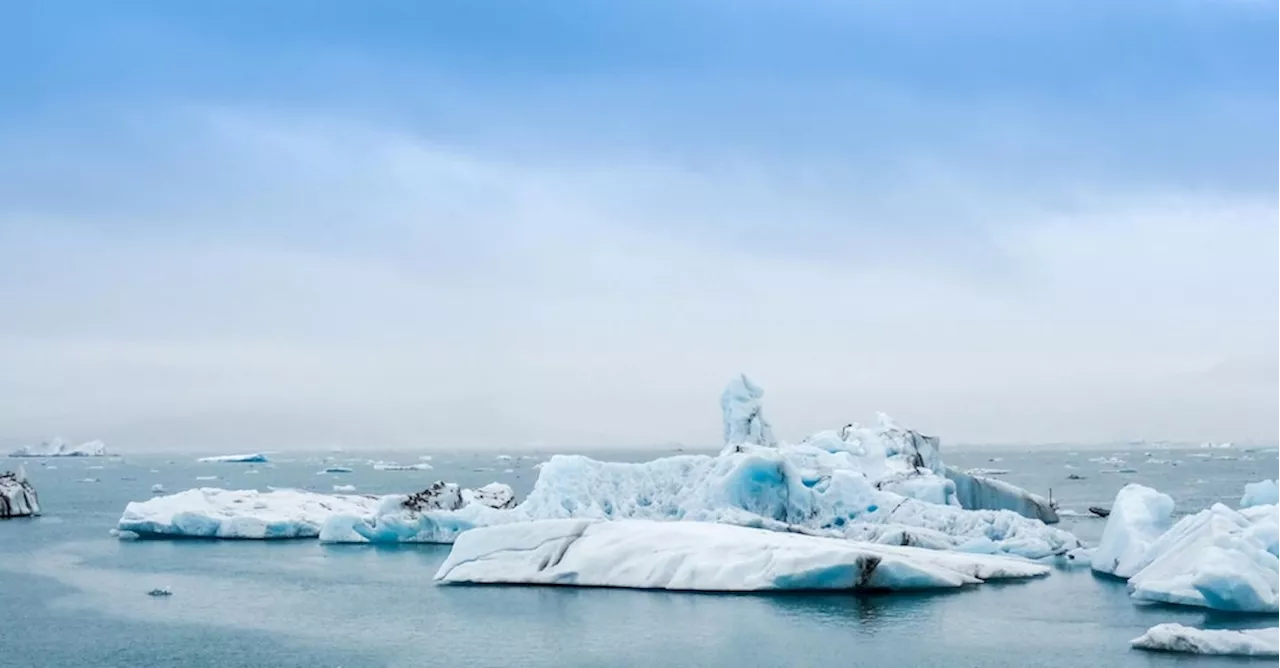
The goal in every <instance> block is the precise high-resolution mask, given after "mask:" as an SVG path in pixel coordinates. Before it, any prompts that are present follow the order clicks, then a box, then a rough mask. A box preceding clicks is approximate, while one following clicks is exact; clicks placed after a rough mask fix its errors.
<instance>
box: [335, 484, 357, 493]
mask: <svg viewBox="0 0 1280 668" xmlns="http://www.w3.org/2000/svg"><path fill="white" fill-rule="evenodd" d="M333 491H335V492H354V491H356V486H355V485H334V486H333Z"/></svg>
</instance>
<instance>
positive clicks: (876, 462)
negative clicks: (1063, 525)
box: [321, 376, 1080, 558]
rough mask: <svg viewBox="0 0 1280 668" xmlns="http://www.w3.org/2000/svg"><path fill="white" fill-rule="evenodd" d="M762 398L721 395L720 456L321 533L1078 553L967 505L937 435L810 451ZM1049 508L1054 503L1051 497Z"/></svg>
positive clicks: (872, 433) (598, 464)
mask: <svg viewBox="0 0 1280 668" xmlns="http://www.w3.org/2000/svg"><path fill="white" fill-rule="evenodd" d="M762 394H763V392H762V391H761V390H760V389H759V388H758V387H756V386H755V385H753V384H752V383H751V382H750V381H749V380H747V379H746V377H745V376H740V377H737V378H735V379H734V380H733V381H731V382H730V383H729V386H728V387H727V388H726V389H725V392H724V394H723V395H722V397H721V403H722V407H723V409H724V433H725V437H726V439H728V442H727V443H726V444H725V447H724V449H723V450H722V451H721V452H720V454H719V455H717V456H709V455H675V456H671V457H663V458H659V459H655V460H653V461H649V462H643V463H627V462H602V461H597V460H594V459H590V458H588V457H584V456H580V455H556V456H553V457H552V458H551V459H549V460H548V461H546V462H543V463H541V464H540V468H539V475H538V479H537V481H536V482H535V483H534V487H533V490H532V492H531V493H530V494H529V496H528V497H527V498H526V499H525V500H524V501H523V502H522V503H520V504H519V505H514V506H512V505H511V502H504V503H503V504H493V503H488V504H486V503H483V502H481V503H477V504H474V507H472V506H467V507H465V508H464V507H462V506H460V505H457V503H455V502H451V503H447V504H440V505H436V506H432V507H424V508H422V509H412V508H405V507H402V505H398V504H397V502H395V501H390V502H388V503H387V504H385V505H383V506H381V507H380V508H379V509H378V512H377V513H376V514H374V515H371V516H366V517H335V518H333V519H332V520H331V521H330V522H329V523H328V524H327V525H326V527H325V531H323V532H322V536H321V538H322V539H323V540H332V541H335V542H339V541H347V540H352V541H356V542H364V541H375V542H376V541H384V540H402V541H415V542H451V541H452V540H454V539H455V538H456V537H457V536H458V535H459V534H460V533H461V532H462V531H466V530H468V529H472V528H476V527H480V526H490V525H499V524H509V523H515V522H530V521H536V520H550V519H601V520H630V519H644V520H672V521H696V522H717V523H721V524H731V525H739V526H746V527H755V528H765V529H771V530H774V531H781V532H789V533H802V534H813V535H819V536H827V537H837V538H846V539H851V540H861V541H868V542H875V543H879V544H891V545H908V546H919V547H930V548H935V549H940V550H966V551H972V552H1004V553H1008V554H1014V555H1018V556H1023V557H1028V558H1043V557H1048V556H1053V555H1060V554H1065V553H1067V552H1068V551H1070V550H1073V549H1076V548H1078V547H1080V543H1079V541H1078V540H1077V539H1076V538H1075V537H1074V536H1072V535H1071V534H1069V533H1066V532H1064V531H1060V530H1057V529H1053V528H1051V527H1048V526H1046V525H1045V523H1044V522H1042V521H1039V520H1038V519H1033V518H1028V517H1024V516H1022V515H1020V514H1019V513H1018V512H1014V511H1012V510H1007V509H1004V508H1000V509H965V508H963V507H962V502H961V500H960V499H959V498H958V496H957V487H956V484H955V483H954V482H953V481H952V480H949V479H948V478H947V476H946V475H945V472H946V467H945V466H944V464H943V463H942V460H941V457H940V456H939V448H938V439H936V438H934V437H929V436H924V435H921V434H919V433H918V432H915V431H912V430H909V429H903V428H902V427H899V426H898V425H897V424H896V423H894V422H893V420H892V419H890V418H889V417H888V416H885V415H883V414H882V415H880V416H879V419H878V423H877V425H876V426H875V427H862V426H859V425H856V424H850V425H847V426H845V427H844V428H843V429H841V430H840V431H839V432H836V431H824V432H819V433H817V434H814V435H813V436H810V437H809V438H808V439H806V440H805V441H803V442H802V443H800V444H796V445H790V444H780V443H776V442H774V439H773V437H772V434H771V430H770V429H769V428H768V425H767V423H765V422H764V421H763V418H762V417H761V410H760V396H761V395H762ZM740 439H741V440H740ZM753 442H763V443H774V444H773V445H758V444H754V443H753ZM959 475H961V476H963V475H964V474H959ZM966 480H975V479H971V478H966ZM992 482H993V483H996V481H992ZM979 484H980V483H978V482H973V483H972V485H973V486H975V487H976V486H978V485H979ZM981 489H985V490H994V491H989V492H987V494H986V496H983V495H981V494H978V493H977V492H969V488H966V494H967V496H968V498H969V500H970V501H972V502H975V503H977V504H979V505H980V504H982V503H999V504H1002V505H1005V506H1010V507H1017V508H1019V509H1022V510H1023V511H1024V512H1031V511H1029V510H1028V508H1029V507H1030V506H1032V505H1034V503H1035V501H1034V499H1035V498H1038V497H1034V496H1033V495H1029V494H1028V493H1026V492H1025V491H1022V490H1019V489H1018V488H1016V487H1014V486H1012V485H1007V484H1006V483H997V484H993V485H989V486H984V487H981ZM451 498H452V497H451ZM993 498H994V500H992V499H993ZM477 501H479V499H477ZM1043 506H1044V507H1045V508H1049V505H1048V503H1047V502H1044V503H1043ZM1050 510H1051V509H1050ZM1034 512H1036V513H1037V514H1045V515H1047V514H1048V513H1047V511H1045V510H1043V509H1042V510H1036V511H1034ZM1055 517H1056V516H1055Z"/></svg>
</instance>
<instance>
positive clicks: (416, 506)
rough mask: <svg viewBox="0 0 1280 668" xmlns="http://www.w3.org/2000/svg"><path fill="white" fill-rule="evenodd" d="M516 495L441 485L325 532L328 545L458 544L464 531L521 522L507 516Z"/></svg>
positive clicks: (340, 520) (492, 486)
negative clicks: (456, 540) (507, 510)
mask: <svg viewBox="0 0 1280 668" xmlns="http://www.w3.org/2000/svg"><path fill="white" fill-rule="evenodd" d="M514 504H515V492H514V491H512V490H511V487H509V486H507V485H504V484H501V483H496V482H495V483H489V484H488V485H485V486H483V487H480V488H479V489H474V490H472V489H463V488H462V487H460V486H458V485H457V484H456V483H451V482H444V481H437V482H435V483H432V484H431V485H430V486H429V487H427V488H426V489H424V490H422V491H421V492H418V493H416V494H409V495H399V494H393V495H390V496H385V497H383V498H382V499H380V500H379V502H378V504H377V507H376V508H375V509H374V512H373V513H371V514H370V513H365V514H335V515H333V516H332V517H330V518H329V519H328V520H327V521H325V523H324V526H323V527H322V529H321V530H320V534H319V537H320V541H321V542H324V543H452V542H453V541H454V540H455V539H457V537H458V536H459V535H460V534H461V533H462V532H464V531H468V530H470V529H474V528H476V527H479V526H487V525H492V524H502V523H506V522H510V521H515V519H516V518H515V517H514V516H513V515H512V514H511V513H509V512H506V513H504V512H503V510H505V509H509V508H511V507H512V506H513V505H514Z"/></svg>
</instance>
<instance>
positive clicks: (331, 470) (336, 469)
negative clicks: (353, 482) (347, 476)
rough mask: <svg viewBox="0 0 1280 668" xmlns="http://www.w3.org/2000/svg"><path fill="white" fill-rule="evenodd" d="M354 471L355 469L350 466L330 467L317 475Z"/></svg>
mask: <svg viewBox="0 0 1280 668" xmlns="http://www.w3.org/2000/svg"><path fill="white" fill-rule="evenodd" d="M354 471H355V469H353V468H351V467H348V466H328V467H325V468H324V469H322V470H321V471H319V472H318V473H317V475H324V474H326V473H352V472H354Z"/></svg>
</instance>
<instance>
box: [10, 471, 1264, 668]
mask: <svg viewBox="0 0 1280 668" xmlns="http://www.w3.org/2000/svg"><path fill="white" fill-rule="evenodd" d="M420 454H423V453H419V452H415V453H404V452H401V453H376V454H369V453H360V454H359V455H352V454H333V453H324V454H311V455H308V454H287V455H283V454H282V455H279V456H276V457H273V461H272V462H271V463H268V464H222V463H220V464H200V463H196V462H194V459H193V457H191V456H189V455H174V454H169V455H146V456H143V455H138V456H125V457H118V458H117V457H112V458H85V459H69V458H64V459H42V460H17V459H10V460H7V461H3V462H0V467H2V466H3V465H4V464H9V465H11V466H12V465H16V464H18V463H20V462H21V463H24V464H25V465H26V467H27V470H28V473H29V476H30V478H31V479H32V481H33V483H34V484H35V485H36V488H37V489H38V490H39V493H40V501H41V505H42V507H43V510H44V515H43V516H41V517H39V518H35V519H29V520H12V521H5V522H0V609H3V611H4V622H3V623H0V666H24V667H25V666H32V667H38V666H58V667H75V666H85V667H90V666H91V667H93V668H103V667H109V666H129V667H150V666H175V667H179V666H181V667H184V668H187V667H191V668H194V667H200V666H216V667H219V668H233V667H239V666H246V667H248V666H253V667H266V666H307V667H324V666H343V667H346V668H355V667H362V666H465V667H467V668H481V667H486V666H557V667H559V666H818V665H828V664H829V665H858V666H895V667H900V666H938V667H942V666H945V667H947V668H955V667H956V666H992V667H999V666H1009V667H1017V668H1022V667H1024V666H1082V665H1088V666H1092V667H1097V668H1104V667H1108V666H1134V665H1141V666H1166V665H1191V664H1194V665H1196V666H1218V665H1240V664H1241V663H1242V662H1244V663H1248V661H1247V660H1240V659H1224V658H1205V657H1191V656H1176V655H1160V654H1149V653H1141V652H1137V651H1133V650H1130V649H1129V647H1128V641H1129V639H1131V638H1134V637H1137V636H1138V635H1140V634H1141V633H1142V632H1143V631H1145V630H1146V629H1147V628H1148V627H1150V626H1153V625H1155V624H1158V623H1161V622H1170V621H1174V622H1181V623H1183V624H1188V625H1196V626H1205V627H1236V628H1239V627H1260V626H1274V625H1275V624H1276V617H1275V616H1274V615H1260V616H1258V615H1245V616H1241V615H1226V614H1221V613H1213V612H1208V611H1202V610H1196V609H1189V608H1177V607H1171V606H1140V605H1136V604H1135V603H1134V602H1133V601H1131V600H1130V599H1129V598H1128V596H1127V595H1126V592H1125V588H1124V583H1123V582H1121V581H1118V580H1113V579H1109V578H1104V577H1098V576H1094V575H1093V574H1092V573H1091V572H1090V571H1089V570H1088V568H1087V567H1077V568H1066V569H1058V570H1055V571H1054V573H1053V574H1052V575H1051V576H1049V577H1047V578H1041V579H1037V580H1033V581H1029V582H1020V583H1010V584H988V585H984V586H982V587H973V588H967V589H965V590H962V591H949V592H944V593H932V594H883V595H852V594H820V595H815V594H782V595H778V594H774V595H712V594H690V593H666V592H651V591H628V590H611V589H580V588H567V587H566V588H552V587H477V586H436V585H435V584H434V583H433V582H432V579H431V578H432V575H433V574H434V573H435V571H436V568H437V567H438V566H439V565H440V563H441V562H442V561H443V560H444V558H445V555H447V554H448V550H449V547H448V546H432V545H407V546H396V547H378V546H369V545H321V544H320V543H318V542H317V541H314V540H299V541H278V542H263V541H205V540H146V541H119V540H117V539H116V538H114V537H112V536H111V535H109V533H108V531H109V530H110V529H111V528H112V527H113V526H114V525H115V522H116V520H117V519H118V518H119V516H120V513H121V511H122V510H123V509H124V506H125V504H126V503H127V502H129V501H133V500H143V499H146V498H149V497H150V496H151V492H150V489H151V486H152V485H154V484H157V483H159V484H161V485H163V486H164V488H165V489H166V490H168V491H170V492H176V491H180V490H183V489H188V488H191V487H201V486H209V487H224V488H256V489H261V490H265V489H267V488H268V487H299V488H304V489H313V490H316V491H322V492H328V491H331V490H332V488H333V486H334V485H340V484H343V485H345V484H350V485H355V486H356V488H357V492H358V493H367V494H386V493H393V492H408V491H414V490H417V489H420V488H422V487H425V486H426V485H427V484H429V483H431V482H432V481H435V480H438V479H443V480H451V481H457V482H460V483H462V484H463V485H467V486H474V485H479V484H483V483H485V482H490V481H494V480H496V481H499V482H505V483H507V484H510V485H511V486H512V487H513V488H514V489H515V490H516V492H517V494H518V496H521V497H522V496H523V495H524V494H526V493H527V492H528V491H529V489H531V488H532V486H533V483H534V481H535V480H536V478H537V471H536V470H535V469H534V468H533V467H534V465H535V464H536V463H537V462H538V461H541V460H542V459H544V458H545V455H543V456H531V457H525V458H520V457H515V458H512V459H499V458H497V457H495V455H494V454H493V453H482V454H477V453H467V454H450V453H439V452H437V453H432V455H433V457H432V460H431V462H430V463H431V464H432V465H433V466H434V467H435V468H434V469H433V470H427V471H377V470H374V468H373V467H372V466H371V465H370V461H369V460H390V461H396V462H399V463H402V464H404V463H415V462H417V461H418V456H419V455H420ZM587 454H591V455H592V456H595V457H597V458H602V459H620V460H630V461H640V460H643V459H649V458H652V457H655V456H661V455H664V454H673V453H670V452H657V451H652V450H651V451H646V452H643V453H638V452H629V453H621V452H616V451H610V452H598V453H587ZM944 456H945V459H946V461H947V462H948V463H949V464H953V465H956V466H959V467H961V468H970V467H984V468H989V469H1005V470H1008V471H1009V472H1008V473H1007V474H1002V475H1000V477H1001V478H1002V479H1005V480H1008V481H1009V482H1012V483H1014V484H1018V485H1021V486H1024V487H1026V488H1028V489H1030V490H1032V491H1034V492H1037V493H1040V494H1044V495H1048V494H1049V493H1050V490H1052V494H1053V497H1054V498H1055V500H1057V501H1058V503H1059V505H1060V507H1061V508H1063V509H1065V510H1067V511H1076V512H1079V513H1082V514H1083V515H1081V516H1072V515H1068V516H1066V517H1064V518H1063V523H1062V524H1061V526H1062V528H1065V529H1067V530H1070V531H1073V532H1075V533H1076V534H1077V535H1079V536H1080V537H1081V538H1083V539H1085V540H1086V541H1090V542H1092V541H1096V540H1097V538H1098V536H1099V535H1100V534H1101V531H1102V527H1103V520H1100V519H1097V518H1092V517H1089V516H1088V515H1087V508H1088V507H1089V506H1095V505H1096V506H1107V505H1109V504H1110V502H1111V500H1112V499H1113V498H1114V496H1115V493H1116V491H1117V490H1118V489H1119V488H1120V487H1121V486H1123V485H1124V484H1125V483H1126V482H1130V481H1134V482H1141V483H1143V484H1146V485H1150V486H1153V487H1155V488H1156V489H1159V490H1161V491H1164V492H1166V493H1169V494H1170V495H1171V496H1173V497H1174V498H1175V499H1176V500H1177V501H1178V504H1179V505H1178V512H1179V513H1186V512H1194V511H1197V510H1199V509H1201V508H1204V507H1206V506H1208V505H1209V504H1211V503H1213V502H1214V501H1219V500H1222V501H1225V502H1227V503H1229V504H1230V505H1233V506H1234V505H1235V503H1236V502H1237V501H1238V499H1239V496H1240V493H1241V491H1242V489H1243V487H1244V484H1245V483H1246V482H1251V481H1255V480H1259V479H1262V478H1273V477H1275V476H1276V471H1277V455H1276V450H1275V449H1274V448H1267V449H1253V450H1251V451H1246V450H1244V449H1240V448H1236V449H1228V450H1207V449H1206V450H1201V449H1194V450H1155V451H1151V455H1150V456H1148V455H1145V454H1144V450H1142V449H1139V450H1126V451H1120V450H1096V449H1094V450H1073V449H1066V448H1053V449H1027V448H986V449H979V448H967V449H957V450H951V451H947V452H944ZM1110 456H1118V457H1119V458H1121V459H1124V460H1125V463H1124V464H1123V465H1115V464H1104V463H1097V462H1091V461H1089V460H1090V459H1091V458H1099V457H1110ZM326 466H349V467H351V468H352V469H354V470H353V471H352V472H351V473H338V474H317V472H318V471H320V470H321V469H323V468H325V467H326ZM1120 468H1133V469H1136V472H1134V473H1120V472H1118V469H1120ZM1071 474H1075V475H1077V476H1082V477H1083V479H1081V480H1070V479H1068V476H1069V475H1071ZM208 476H217V477H218V479H217V480H197V479H196V478H197V477H208ZM91 479H96V480H97V482H85V481H86V480H91ZM160 587H167V588H169V589H171V590H172V591H173V595H172V596H168V597H151V596H148V595H147V592H148V591H150V590H152V589H155V588H160ZM1265 663H1267V662H1266V661H1260V662H1255V663H1254V665H1262V664H1265ZM1270 663H1271V664H1274V660H1272V661H1271V662H1270Z"/></svg>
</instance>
